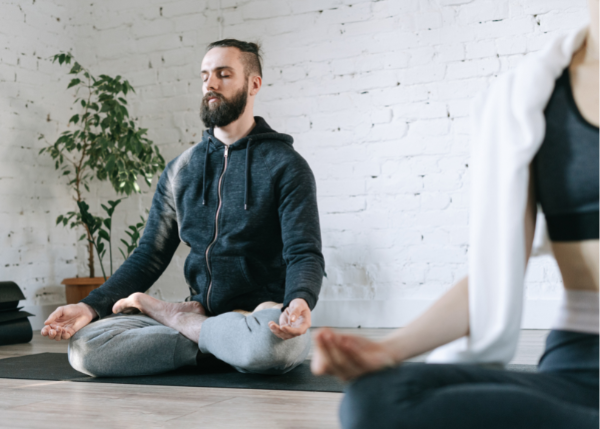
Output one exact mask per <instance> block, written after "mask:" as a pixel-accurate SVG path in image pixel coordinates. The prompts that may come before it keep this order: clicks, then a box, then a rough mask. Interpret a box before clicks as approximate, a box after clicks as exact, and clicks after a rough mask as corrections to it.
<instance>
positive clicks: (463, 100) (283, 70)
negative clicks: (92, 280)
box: [0, 0, 586, 305]
mask: <svg viewBox="0 0 600 429" xmlns="http://www.w3.org/2000/svg"><path fill="white" fill-rule="evenodd" d="M585 8H586V2H585V0H543V1H542V0H498V1H492V0H431V1H429V2H426V1H424V0H402V1H397V0H382V1H377V2H373V1H368V0H323V1H321V0H319V1H316V0H302V1H300V0H289V1H281V0H261V1H249V0H163V1H160V2H159V1H158V0H151V1H149V0H107V1H106V2H96V3H94V4H83V3H81V2H76V1H75V0H57V1H55V2H35V3H34V2H29V3H27V4H25V3H23V2H17V1H16V0H13V1H9V2H8V3H7V4H6V5H4V6H3V14H2V16H0V24H1V25H0V45H2V46H3V48H4V49H2V50H0V92H1V93H2V94H3V95H4V102H2V103H0V135H1V136H2V137H3V138H2V139H0V153H2V160H1V161H0V225H3V226H2V227H1V228H0V269H2V273H3V275H8V276H9V277H10V278H13V279H15V280H16V281H17V282H18V283H20V284H23V285H24V286H26V296H27V300H28V302H27V304H31V305H41V304H42V303H47V302H52V303H56V304H58V303H60V302H61V301H62V300H64V294H61V290H62V289H61V286H59V283H60V280H61V279H62V278H64V277H69V276H74V275H76V274H79V275H85V274H86V271H85V259H86V254H85V249H84V248H83V247H82V245H81V244H77V242H76V239H77V235H78V234H77V232H76V231H71V230H69V229H61V228H57V227H54V219H55V218H56V216H57V215H58V214H59V213H61V212H62V211H63V210H64V207H66V206H68V205H69V204H72V201H71V197H70V196H69V192H68V189H67V187H66V186H65V183H64V181H63V180H62V179H57V173H56V172H55V171H54V169H53V166H52V161H51V160H49V159H46V158H44V157H38V156H37V151H38V150H39V148H41V147H42V144H43V142H41V141H38V140H37V137H38V135H40V134H43V135H45V136H46V139H47V140H49V141H52V140H54V139H55V138H56V136H57V135H58V133H59V131H62V130H63V129H64V127H65V121H66V120H67V119H68V117H69V116H70V114H71V112H70V111H69V108H70V105H71V103H72V98H71V96H70V95H68V94H66V93H65V92H64V88H65V86H66V83H67V82H68V79H67V78H66V76H65V74H64V72H65V70H64V69H61V68H60V67H58V65H56V64H54V65H52V64H50V62H49V61H48V60H47V58H48V57H49V56H50V55H52V54H54V53H56V52H59V51H69V50H71V51H73V52H74V53H75V54H76V56H77V58H78V59H79V60H80V61H81V62H82V63H84V64H85V65H86V66H88V67H90V68H91V69H92V70H97V71H98V72H103V73H110V74H121V75H123V76H124V77H126V78H127V79H129V80H130V81H131V82H132V84H133V85H134V86H135V87H136V89H137V95H136V96H135V97H134V99H132V101H131V107H130V110H131V113H132V115H133V116H135V117H137V118H139V120H140V122H141V125H142V126H144V127H146V128H148V129H149V136H150V138H152V139H153V140H154V141H155V142H156V143H157V144H159V145H160V147H161V149H162V152H163V155H164V156H165V157H166V158H167V160H169V159H172V158H173V157H175V156H177V155H178V154H180V153H181V152H182V151H184V150H185V149H187V148H188V147H190V144H191V143H194V142H197V141H198V140H199V138H200V135H201V133H202V130H203V126H202V123H201V122H200V119H199V117H198V106H199V101H200V99H201V95H202V81H201V77H200V74H199V68H200V67H199V64H200V62H201V59H202V56H203V54H204V49H205V46H206V45H207V44H208V43H210V42H212V41H214V40H216V39H217V38H218V37H219V35H221V37H236V38H240V39H246V40H253V41H254V40H260V41H262V42H263V49H264V81H263V85H264V86H263V88H262V90H261V92H260V94H259V96H258V98H257V104H256V111H257V113H258V114H260V115H261V116H264V117H265V118H266V119H267V120H268V121H269V123H270V124H271V125H272V126H274V127H275V128H276V129H278V130H279V131H282V132H287V133H290V134H292V135H293V137H294V139H295V145H294V146H295V148H296V150H298V151H299V152H300V153H301V154H302V155H303V156H304V157H305V158H306V159H307V161H308V162H309V163H310V165H311V166H312V168H313V171H314V173H315V177H316V180H317V188H318V192H319V209H320V213H321V226H322V230H323V245H324V249H325V251H324V253H325V257H326V261H327V272H328V273H329V275H330V277H329V279H326V281H325V282H324V286H323V291H322V298H327V299H331V300H347V299H359V300H371V299H417V298H419V299H420V298H423V297H426V298H427V299H429V298H431V299H433V298H434V297H436V296H438V295H439V294H441V293H443V291H445V290H447V288H448V287H449V286H450V284H451V283H452V282H454V281H456V280H457V279H458V278H460V276H462V275H464V273H465V270H466V261H467V253H468V207H469V196H468V188H469V169H468V167H467V164H468V162H469V118H468V115H469V113H470V108H469V106H470V100H471V99H472V98H473V97H474V96H475V95H476V94H477V93H478V92H480V91H482V90H484V89H485V88H487V87H488V86H489V84H490V83H491V82H493V80H494V78H495V76H496V75H497V74H499V73H502V72H504V71H507V70H509V69H511V68H513V67H515V66H516V65H517V64H519V62H521V61H522V59H523V58H524V57H526V56H527V55H529V54H530V53H532V52H535V51H537V50H539V49H541V48H542V47H543V46H544V45H545V44H546V43H548V42H549V41H550V40H551V38H552V37H554V36H555V35H556V34H558V33H559V32H565V31H570V30H571V29H574V28H576V27H578V26H579V25H580V24H581V23H583V22H584V21H585V16H586V11H585ZM57 18H59V20H57ZM221 18H222V20H221ZM144 189H145V193H144V194H142V195H140V196H135V197H132V198H131V199H130V200H129V201H127V202H126V203H124V204H123V205H122V207H120V209H121V211H120V212H119V214H118V216H117V218H118V219H117V218H116V220H118V221H119V222H134V221H136V220H137V217H138V216H139V214H141V213H144V210H145V209H146V208H147V207H149V205H150V202H151V198H152V192H151V191H150V192H148V191H146V188H145V187H144ZM108 196H111V191H110V188H109V187H106V186H104V187H100V188H99V189H98V190H96V191H94V193H93V195H92V200H93V201H92V207H93V208H97V207H98V200H99V199H100V198H107V197H108ZM7 249H8V250H7ZM188 251H189V250H187V248H185V249H184V248H183V246H182V248H181V249H179V250H178V251H177V253H176V255H175V257H174V258H173V262H172V263H171V266H170V267H169V268H168V269H167V271H166V272H165V274H164V275H163V277H162V278H161V279H160V280H159V281H158V282H157V283H156V285H155V286H154V287H153V288H152V289H151V290H150V293H151V294H152V295H153V296H157V297H159V298H161V299H166V300H173V301H175V300H181V299H183V298H184V297H185V294H186V290H185V286H184V285H185V281H184V279H183V275H182V266H183V262H184V260H185V257H186V256H187V253H188ZM174 284H177V285H181V287H179V286H178V287H173V286H172V285H174ZM560 284H561V280H560V276H559V273H558V271H557V268H556V264H555V263H554V262H553V261H552V260H551V259H549V258H539V259H536V260H534V261H532V262H531V263H530V270H529V271H528V275H527V292H526V293H527V296H531V297H536V298H539V299H549V297H555V296H557V294H558V293H559V291H560Z"/></svg>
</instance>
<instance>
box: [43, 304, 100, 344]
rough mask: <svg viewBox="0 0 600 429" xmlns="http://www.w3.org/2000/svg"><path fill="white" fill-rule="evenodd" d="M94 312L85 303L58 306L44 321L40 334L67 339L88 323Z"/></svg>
mask: <svg viewBox="0 0 600 429" xmlns="http://www.w3.org/2000/svg"><path fill="white" fill-rule="evenodd" d="M94 317H96V312H95V311H94V310H93V309H92V307H90V306H89V305H87V304H84V303H82V302H80V303H79V304H70V305H64V306H62V307H58V308H57V309H56V310H54V312H53V313H52V314H51V315H50V316H48V320H46V321H45V322H44V325H46V326H44V327H43V328H42V331H41V334H42V335H43V336H44V337H48V338H50V339H51V340H56V341H60V340H68V339H69V338H71V337H72V336H73V335H75V332H77V331H79V330H80V329H81V328H83V327H84V326H86V325H87V324H88V323H90V322H91V321H92V320H93V319H94Z"/></svg>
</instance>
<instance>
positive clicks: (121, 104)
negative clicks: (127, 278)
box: [40, 53, 165, 303]
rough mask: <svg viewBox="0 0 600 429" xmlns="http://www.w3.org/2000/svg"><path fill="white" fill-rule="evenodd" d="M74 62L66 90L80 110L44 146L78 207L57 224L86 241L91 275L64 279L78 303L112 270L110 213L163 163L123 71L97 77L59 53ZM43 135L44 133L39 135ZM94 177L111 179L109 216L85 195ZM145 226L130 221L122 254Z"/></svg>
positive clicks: (63, 56)
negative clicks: (130, 98)
mask: <svg viewBox="0 0 600 429" xmlns="http://www.w3.org/2000/svg"><path fill="white" fill-rule="evenodd" d="M56 61H58V63H59V64H60V65H63V64H66V65H70V64H72V66H71V67H70V70H69V74H70V75H72V76H73V77H72V79H71V81H70V82H69V85H68V86H67V89H70V88H75V105H76V106H77V108H78V110H79V112H78V113H76V114H74V115H73V116H72V117H71V118H70V119H69V122H68V125H67V126H68V127H69V128H71V126H72V128H71V129H70V130H67V131H64V132H63V133H62V134H61V135H60V136H59V137H58V139H57V140H56V141H55V142H54V143H53V144H50V145H48V146H47V147H45V148H43V149H42V150H40V154H41V153H44V152H45V153H48V154H49V155H50V156H51V157H52V159H54V161H55V164H54V166H55V168H56V170H59V171H61V172H62V173H61V175H62V176H66V177H67V179H68V185H69V186H70V188H71V190H72V192H73V200H74V203H75V204H74V206H75V207H74V208H73V210H71V211H68V212H66V213H65V214H62V215H60V216H58V218H57V219H56V224H57V225H58V224H61V225H63V226H65V227H66V226H67V225H68V226H69V227H70V228H80V227H81V228H83V230H84V233H83V234H82V235H81V237H80V238H79V240H86V241H87V250H88V269H89V277H83V278H82V277H75V278H69V279H65V280H64V281H63V282H62V283H63V284H65V285H66V294H67V302H68V303H72V302H78V301H79V300H81V299H82V298H84V297H85V296H87V295H88V294H89V292H91V291H92V290H93V289H95V288H97V287H99V286H100V285H102V284H103V283H104V282H105V281H106V279H107V278H108V276H109V275H112V273H113V252H112V238H113V234H112V231H113V225H112V218H113V214H114V211H115V209H116V207H117V206H118V205H119V203H120V202H121V201H122V200H123V198H125V197H127V196H129V195H131V194H132V193H139V192H141V190H140V187H139V185H138V183H137V182H138V179H139V178H142V179H143V180H144V181H145V182H146V184H147V185H148V186H151V184H152V178H153V177H154V175H155V174H157V173H160V171H162V170H163V169H164V167H165V161H164V158H163V157H162V156H161V154H160V151H159V149H158V147H157V146H156V145H155V144H154V143H153V142H152V141H151V140H149V139H148V138H147V137H146V133H147V129H144V128H139V127H138V126H137V125H136V123H135V121H134V120H133V119H132V118H130V117H129V112H128V110H127V100H126V96H127V94H128V93H130V92H135V91H134V89H133V87H132V86H131V84H130V83H129V82H128V81H127V80H122V78H121V76H116V77H110V76H107V75H104V74H103V75H99V76H97V77H95V76H93V75H92V74H91V73H90V72H89V71H88V70H86V69H85V68H83V67H82V66H81V65H80V64H79V63H77V62H76V61H74V58H73V56H72V55H71V54H69V53H60V54H57V55H55V56H54V57H53V62H56ZM40 138H43V136H41V137H40ZM93 179H96V180H97V181H100V182H103V181H108V182H110V184H111V185H112V187H113V189H114V190H115V192H116V194H117V195H122V196H123V197H122V198H120V199H116V200H114V201H112V200H111V201H108V205H105V204H101V207H102V209H103V210H104V212H105V215H106V217H103V216H94V215H93V214H92V213H90V206H89V204H88V203H87V202H86V200H85V197H84V190H85V191H87V192H89V191H90V187H89V186H90V182H91V181H92V180H93ZM144 226H145V220H144V218H143V217H142V218H141V222H138V223H136V224H135V225H131V226H129V227H128V228H127V230H126V233H127V235H128V236H129V241H126V240H123V239H121V242H122V243H123V244H124V245H125V250H124V251H123V249H120V250H121V254H122V256H123V258H124V259H127V258H128V257H129V255H130V254H131V253H132V252H133V250H135V248H136V247H137V244H138V240H139V237H140V233H141V231H142V229H143V228H144ZM107 250H108V253H109V254H108V257H109V260H110V266H109V268H110V271H109V274H108V273H107V270H106V269H105V266H104V261H105V256H106V252H107ZM94 253H95V254H96V255H97V257H98V261H99V263H100V269H101V271H102V277H97V276H96V270H95V264H94Z"/></svg>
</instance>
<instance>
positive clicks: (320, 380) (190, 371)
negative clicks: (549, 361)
mask: <svg viewBox="0 0 600 429" xmlns="http://www.w3.org/2000/svg"><path fill="white" fill-rule="evenodd" d="M410 364H411V363H407V365H410ZM535 368H536V367H535V365H508V369H510V370H514V371H523V372H535V371H536V369H535ZM0 378H21V379H29V380H55V381H77V382H87V383H116V384H141V385H150V386H186V387H221V388H230V389H268V390H296V391H309V392H342V391H343V387H344V386H343V384H342V383H341V382H340V381H338V380H337V379H336V378H334V377H330V376H323V377H316V376H314V375H313V374H312V373H311V372H310V366H309V362H308V361H306V362H304V363H303V364H302V365H300V366H299V367H297V368H295V369H294V370H292V371H290V372H288V373H287V374H283V375H259V374H242V373H239V372H237V371H236V370H235V369H234V368H232V367H231V366H229V365H227V364H226V363H224V362H221V361H219V360H217V359H210V358H208V359H204V360H202V361H201V365H200V366H198V367H185V368H180V369H178V370H176V371H172V372H169V373H166V374H158V375H146V376H140V377H103V378H98V377H90V376H87V375H85V374H82V373H80V372H77V371H75V370H74V369H73V368H71V365H70V364H69V361H68V359H67V355H66V354H65V353H40V354H35V355H29V356H19V357H14V358H6V359H0Z"/></svg>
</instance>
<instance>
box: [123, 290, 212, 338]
mask: <svg viewBox="0 0 600 429" xmlns="http://www.w3.org/2000/svg"><path fill="white" fill-rule="evenodd" d="M129 308H137V309H138V310H140V311H141V312H142V313H144V314H146V315H147V316H150V317H151V318H153V319H154V320H156V321H157V322H160V323H162V324H163V325H165V326H168V327H170V328H173V329H175V330H177V331H179V332H180V333H181V334H182V335H184V336H185V337H187V338H189V339H190V340H192V341H194V342H196V343H197V342H198V337H199V335H200V328H201V326H202V323H203V322H204V321H205V320H206V319H207V318H208V317H207V316H206V311H205V310H204V307H202V304H200V303H199V302H197V301H188V302H175V303H173V302H165V301H161V300H159V299H156V298H153V297H151V296H150V295H146V294H145V293H134V294H132V295H130V296H128V297H127V298H123V299H121V300H119V301H117V302H116V304H115V305H114V306H113V313H120V312H121V311H123V310H124V309H129Z"/></svg>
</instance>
